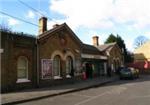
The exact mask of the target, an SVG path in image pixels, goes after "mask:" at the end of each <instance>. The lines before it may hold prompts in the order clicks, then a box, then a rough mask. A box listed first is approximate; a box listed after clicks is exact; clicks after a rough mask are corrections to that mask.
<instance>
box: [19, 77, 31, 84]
mask: <svg viewBox="0 0 150 105" xmlns="http://www.w3.org/2000/svg"><path fill="white" fill-rule="evenodd" d="M25 82H31V80H28V79H27V78H24V79H17V81H16V83H25Z"/></svg>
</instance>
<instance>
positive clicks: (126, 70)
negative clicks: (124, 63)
mask: <svg viewBox="0 0 150 105" xmlns="http://www.w3.org/2000/svg"><path fill="white" fill-rule="evenodd" d="M121 71H125V72H130V69H127V68H125V69H122V70H121Z"/></svg>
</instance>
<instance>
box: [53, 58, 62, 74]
mask: <svg viewBox="0 0 150 105" xmlns="http://www.w3.org/2000/svg"><path fill="white" fill-rule="evenodd" d="M60 60H61V59H60V56H59V55H56V56H55V57H54V61H53V73H54V74H53V75H54V76H60V62H61V61H60Z"/></svg>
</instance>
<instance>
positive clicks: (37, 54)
mask: <svg viewBox="0 0 150 105" xmlns="http://www.w3.org/2000/svg"><path fill="white" fill-rule="evenodd" d="M36 46H37V49H36V51H37V52H36V60H37V62H36V63H37V86H38V87H39V83H40V80H39V79H40V78H39V45H38V38H36Z"/></svg>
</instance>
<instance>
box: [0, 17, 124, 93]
mask: <svg viewBox="0 0 150 105" xmlns="http://www.w3.org/2000/svg"><path fill="white" fill-rule="evenodd" d="M1 39H2V40H1V46H2V49H4V51H3V53H1V61H2V62H1V89H2V92H5V91H13V90H18V89H23V88H33V87H43V86H51V85H58V84H63V83H68V82H72V81H74V80H76V79H82V76H83V72H84V73H85V74H86V75H87V78H93V77H95V76H101V75H106V74H107V67H108V66H109V65H111V64H113V67H115V69H116V68H117V67H119V66H120V65H121V64H122V57H121V55H122V54H121V52H120V49H119V47H118V46H117V45H116V44H112V45H111V46H110V45H107V47H106V48H105V49H104V47H102V46H101V45H99V44H98V37H96V38H93V44H94V45H87V44H84V43H83V42H82V41H81V40H80V39H79V38H78V37H77V36H76V35H75V33H74V32H73V31H72V30H71V29H70V28H69V26H68V25H67V24H66V23H63V24H61V25H58V24H56V25H54V26H53V28H52V29H51V30H47V18H45V17H42V18H41V19H40V20H39V35H38V36H37V37H33V36H29V35H24V34H16V33H8V32H1ZM101 47H102V48H101ZM108 53H109V54H108ZM114 62H115V64H116V65H115V64H114Z"/></svg>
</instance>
